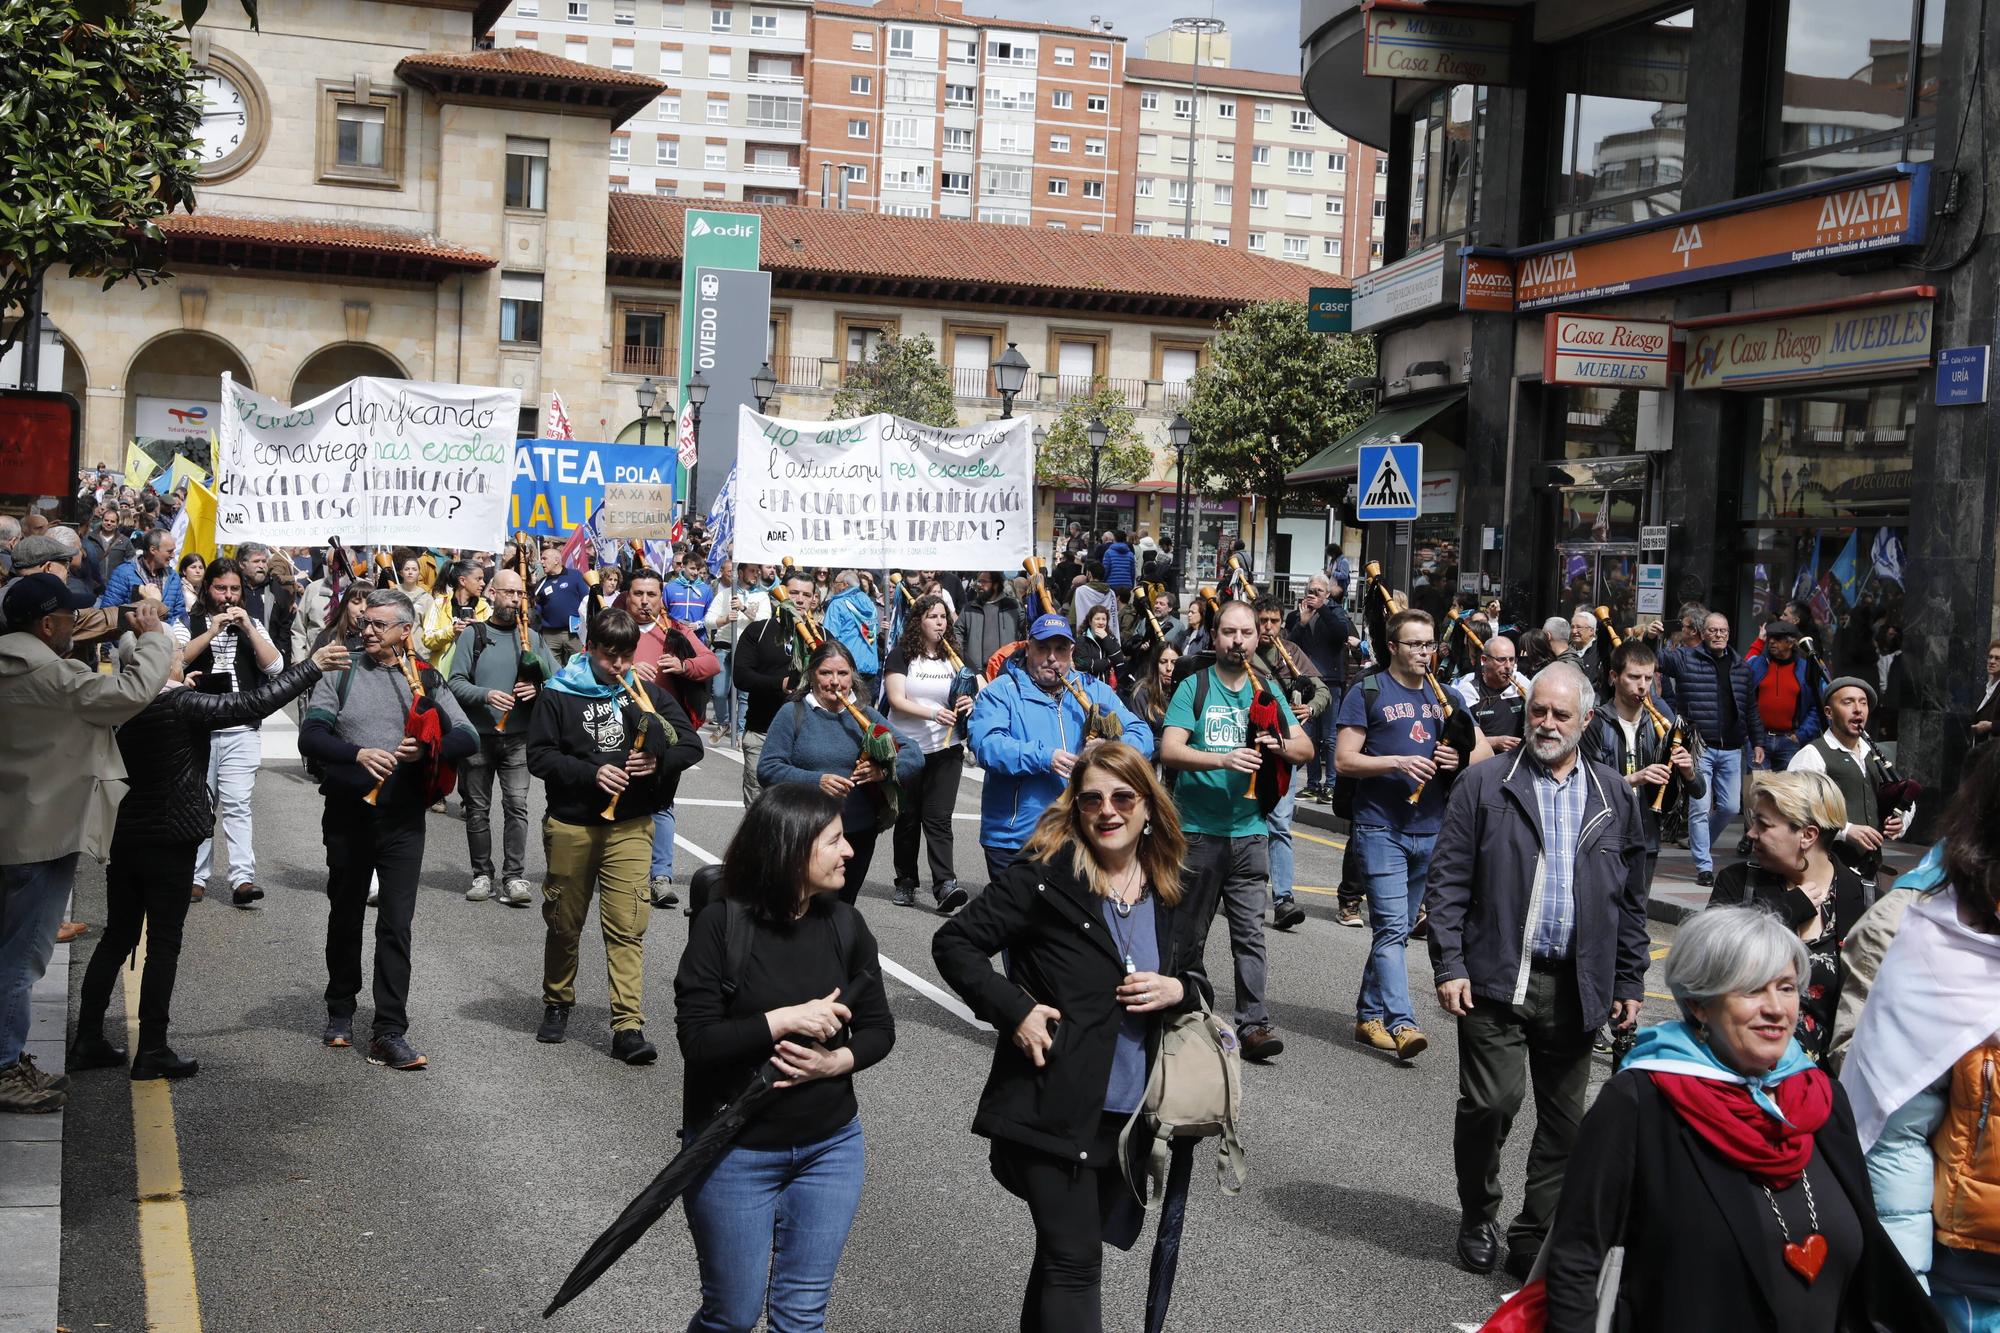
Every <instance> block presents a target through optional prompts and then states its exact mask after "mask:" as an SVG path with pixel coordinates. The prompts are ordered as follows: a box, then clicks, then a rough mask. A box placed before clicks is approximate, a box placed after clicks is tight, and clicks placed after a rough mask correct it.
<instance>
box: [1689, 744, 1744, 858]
mask: <svg viewBox="0 0 2000 1333" xmlns="http://www.w3.org/2000/svg"><path fill="white" fill-rule="evenodd" d="M1696 762H1698V763H1699V764H1700V765H1701V775H1702V777H1703V778H1704V779H1706V780H1707V782H1708V793H1707V794H1706V795H1705V796H1703V797H1701V798H1700V799H1699V800H1691V801H1689V802H1688V850H1690V851H1691V852H1693V853H1694V868H1695V869H1696V870H1697V871H1701V870H1710V871H1712V870H1714V869H1715V857H1714V856H1713V854H1712V853H1711V852H1710V850H1709V849H1710V848H1711V847H1712V846H1714V844H1715V839H1716V835H1717V834H1719V833H1721V832H1722V830H1723V829H1724V828H1725V827H1726V826H1727V825H1728V823H1729V821H1730V820H1731V819H1732V818H1734V817H1735V814H1736V809H1737V806H1738V805H1739V804H1740V802H1739V801H1738V799H1737V798H1738V792H1739V789H1740V788H1741V787H1742V785H1743V751H1741V750H1725V749H1724V748H1722V747H1721V746H1719V745H1712V746H1709V747H1708V748H1707V749H1705V750H1703V751H1702V752H1701V758H1700V759H1699V760H1697V761H1696Z"/></svg>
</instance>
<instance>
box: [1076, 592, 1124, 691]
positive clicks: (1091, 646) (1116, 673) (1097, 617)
mask: <svg viewBox="0 0 2000 1333" xmlns="http://www.w3.org/2000/svg"><path fill="white" fill-rule="evenodd" d="M1112 625H1113V621H1112V616H1111V608H1109V607H1106V606H1102V605H1098V606H1093V607H1091V608H1090V610H1089V612H1088V613H1087V614H1086V615H1085V616H1084V618H1083V619H1082V620H1080V621H1078V622H1077V635H1076V669H1077V670H1078V671H1081V672H1082V673H1083V674H1084V675H1086V676H1089V677H1091V678H1092V679H1095V680H1101V681H1103V682H1104V683H1105V684H1106V685H1109V686H1110V687H1111V689H1112V691H1113V692H1114V693H1115V692H1117V691H1118V689H1119V688H1120V686H1119V682H1120V680H1121V679H1122V678H1123V676H1124V673H1125V649H1124V645H1123V644H1121V643H1120V642H1119V639H1118V632H1117V631H1116V630H1115V629H1113V628H1112Z"/></svg>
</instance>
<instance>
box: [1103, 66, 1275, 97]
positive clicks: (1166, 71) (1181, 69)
mask: <svg viewBox="0 0 2000 1333" xmlns="http://www.w3.org/2000/svg"><path fill="white" fill-rule="evenodd" d="M1189 72H1190V67H1189V66H1187V65H1183V64H1178V63H1176V62H1174V61H1171V60H1139V59H1132V60H1127V61H1126V62H1125V77H1126V78H1128V79H1141V80H1147V79H1151V80H1157V81H1159V82H1161V83H1175V84H1179V85H1181V86H1182V87H1186V86H1187V82H1188V75H1189ZM1201 86H1202V87H1203V88H1225V89H1236V90H1238V91H1241V92H1252V93H1285V94H1288V95H1290V96H1292V97H1302V96H1304V94H1303V93H1301V92H1300V91H1299V76H1298V75H1296V74H1275V73H1272V72H1271V71H1270V70H1266V69H1225V68H1223V67H1221V66H1216V65H1203V66H1202V67H1201Z"/></svg>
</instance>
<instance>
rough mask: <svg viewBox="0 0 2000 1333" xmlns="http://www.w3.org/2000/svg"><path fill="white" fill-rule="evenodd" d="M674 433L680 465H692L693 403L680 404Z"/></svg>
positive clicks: (693, 458) (693, 454) (693, 457)
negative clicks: (679, 415) (678, 422)
mask: <svg viewBox="0 0 2000 1333" xmlns="http://www.w3.org/2000/svg"><path fill="white" fill-rule="evenodd" d="M676 435H677V443H678V444H679V446H680V451H681V466H682V467H693V466H694V463H695V452H694V404H693V403H692V402H687V403H682V404H681V420H680V425H679V427H678V429H677V432H676Z"/></svg>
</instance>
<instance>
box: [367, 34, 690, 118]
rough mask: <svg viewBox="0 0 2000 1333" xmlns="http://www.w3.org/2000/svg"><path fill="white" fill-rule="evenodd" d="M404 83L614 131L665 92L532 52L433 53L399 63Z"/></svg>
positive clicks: (652, 82)
mask: <svg viewBox="0 0 2000 1333" xmlns="http://www.w3.org/2000/svg"><path fill="white" fill-rule="evenodd" d="M396 73H397V74H399V75H401V76H402V78H403V80H404V82H406V83H411V84H414V85H416V86H417V87H419V88H424V89H428V90H429V91H430V92H432V93H434V94H436V95H437V96H439V97H442V98H453V97H457V98H479V99H481V100H482V101H510V102H553V103H556V104H558V105H560V106H567V107H574V108H577V109H579V110H585V111H595V112H599V113H601V114H604V115H607V116H609V117H610V118H611V122H612V124H614V125H619V124H623V123H624V122H625V121H627V120H629V119H630V118H631V117H632V115H633V113H635V112H637V111H638V110H639V109H640V108H641V107H643V106H645V105H646V104H647V103H649V102H651V101H652V100H653V99H654V98H656V97H658V96H659V95H660V94H661V93H662V92H664V91H666V87H667V85H666V84H664V83H661V82H660V81H659V80H658V79H649V78H647V77H646V76H645V75H643V74H634V73H632V72H630V71H629V70H618V69H600V68H599V67H598V66H596V65H586V64H584V63H583V62H582V61H580V60H565V59H564V58H563V57H561V56H557V55H550V54H549V53H548V52H546V51H537V50H535V49H534V48H533V47H527V46H506V47H500V48H498V49H496V50H491V51H428V52H425V53H424V54H423V55H416V56H404V57H403V58H402V59H401V60H399V61H397V62H396Z"/></svg>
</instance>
